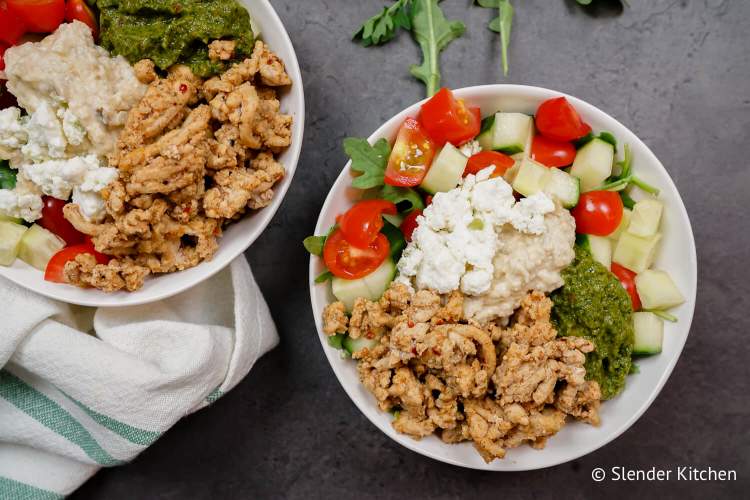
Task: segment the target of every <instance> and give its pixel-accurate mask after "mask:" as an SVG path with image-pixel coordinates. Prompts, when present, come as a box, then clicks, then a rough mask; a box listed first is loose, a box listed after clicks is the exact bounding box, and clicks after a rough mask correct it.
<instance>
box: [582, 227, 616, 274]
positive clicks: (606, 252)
mask: <svg viewBox="0 0 750 500" xmlns="http://www.w3.org/2000/svg"><path fill="white" fill-rule="evenodd" d="M578 241H579V242H580V245H581V246H582V247H583V248H585V249H586V250H588V251H589V253H590V254H591V257H593V258H594V260H595V261H597V262H598V263H599V264H601V265H603V266H604V267H606V268H607V269H610V268H611V267H612V242H611V241H610V239H609V238H607V237H606V236H594V235H592V234H581V235H578Z"/></svg>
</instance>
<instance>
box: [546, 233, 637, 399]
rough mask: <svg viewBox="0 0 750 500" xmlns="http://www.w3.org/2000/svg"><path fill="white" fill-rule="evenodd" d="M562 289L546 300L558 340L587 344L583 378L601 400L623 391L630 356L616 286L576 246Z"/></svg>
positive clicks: (625, 302)
mask: <svg viewBox="0 0 750 500" xmlns="http://www.w3.org/2000/svg"><path fill="white" fill-rule="evenodd" d="M562 277H563V280H564V281H565V285H564V286H563V287H562V288H560V289H559V290H556V291H555V292H553V293H552V294H551V296H550V298H551V299H552V302H553V304H554V307H553V308H552V322H553V324H554V325H555V327H556V328H557V334H558V336H560V337H567V336H570V335H575V336H577V337H584V338H586V339H588V340H590V341H591V342H592V343H593V344H594V346H595V347H596V350H595V351H594V352H590V353H588V354H586V378H587V379H593V380H596V381H597V382H599V386H600V387H601V390H602V398H604V399H609V398H612V397H614V396H616V395H617V394H618V393H619V392H620V391H621V390H622V389H623V387H625V378H626V377H627V376H628V373H630V370H631V364H632V360H631V354H632V352H633V311H632V306H631V303H630V296H629V295H628V293H627V292H626V291H625V289H624V288H623V287H622V285H621V284H620V281H619V280H618V279H617V278H616V277H615V276H614V275H613V274H612V273H610V272H609V271H608V270H607V268H605V267H604V266H602V265H601V264H599V263H598V262H596V261H595V260H594V259H593V258H592V257H591V255H590V254H589V253H588V252H587V251H586V250H583V249H581V248H579V247H576V258H575V260H574V261H573V263H572V264H571V265H570V266H569V267H567V268H566V269H564V270H563V272H562Z"/></svg>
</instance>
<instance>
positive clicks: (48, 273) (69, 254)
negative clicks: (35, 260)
mask: <svg viewBox="0 0 750 500" xmlns="http://www.w3.org/2000/svg"><path fill="white" fill-rule="evenodd" d="M83 253H90V254H91V255H93V256H94V258H95V259H96V262H97V263H99V264H106V263H107V262H109V257H107V256H106V255H104V254H101V253H99V252H97V251H96V250H94V247H92V246H91V245H88V244H86V243H83V244H80V245H73V246H70V247H65V248H63V249H62V250H60V251H59V252H57V253H56V254H55V255H53V256H52V258H51V259H50V260H49V262H47V268H46V269H45V270H44V279H45V280H47V281H52V282H54V283H66V281H65V275H64V273H63V271H64V269H65V263H66V262H68V261H70V260H73V259H75V258H76V256H77V255H80V254H83Z"/></svg>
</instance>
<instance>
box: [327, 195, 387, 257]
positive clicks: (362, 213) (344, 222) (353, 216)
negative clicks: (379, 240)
mask: <svg viewBox="0 0 750 500" xmlns="http://www.w3.org/2000/svg"><path fill="white" fill-rule="evenodd" d="M396 212H397V210H396V205H395V204H393V203H391V202H390V201H385V200H364V201H360V202H359V203H357V204H356V205H354V206H353V207H352V208H350V209H349V210H347V211H346V212H345V213H344V214H343V215H340V216H339V217H338V220H337V222H338V224H339V227H340V228H341V232H342V233H344V238H346V241H348V242H349V243H351V244H352V245H354V246H355V247H357V248H367V247H368V246H369V245H370V243H372V242H373V241H374V240H375V238H376V237H377V235H378V233H380V230H381V229H383V217H382V214H383V213H386V214H391V215H396Z"/></svg>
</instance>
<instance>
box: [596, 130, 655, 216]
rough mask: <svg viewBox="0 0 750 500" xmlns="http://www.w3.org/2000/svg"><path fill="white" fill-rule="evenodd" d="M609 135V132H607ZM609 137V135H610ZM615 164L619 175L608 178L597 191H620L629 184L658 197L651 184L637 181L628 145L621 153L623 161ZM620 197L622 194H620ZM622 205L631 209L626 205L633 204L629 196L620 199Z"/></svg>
mask: <svg viewBox="0 0 750 500" xmlns="http://www.w3.org/2000/svg"><path fill="white" fill-rule="evenodd" d="M607 133H609V132H607ZM610 135H611V134H610ZM617 164H618V165H619V166H620V173H619V174H618V175H616V176H613V177H610V178H609V179H607V181H606V182H605V183H604V184H602V185H601V187H599V188H598V189H599V190H601V191H622V190H624V189H625V188H627V187H628V186H630V185H631V184H633V185H634V186H638V187H639V188H641V189H642V190H644V191H646V192H647V193H650V194H653V195H658V194H659V188H657V187H654V186H652V185H651V184H648V183H646V182H644V181H642V180H641V179H639V178H638V177H637V176H636V175H635V174H634V173H633V153H632V152H631V151H630V145H629V144H625V152H624V153H623V159H622V161H620V162H617ZM621 196H622V194H621ZM622 198H623V200H622V202H623V204H624V205H625V206H626V207H627V208H632V207H631V206H628V204H630V203H633V204H635V203H634V202H633V200H632V198H630V196H628V197H627V199H626V198H625V197H622Z"/></svg>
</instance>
